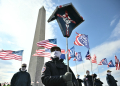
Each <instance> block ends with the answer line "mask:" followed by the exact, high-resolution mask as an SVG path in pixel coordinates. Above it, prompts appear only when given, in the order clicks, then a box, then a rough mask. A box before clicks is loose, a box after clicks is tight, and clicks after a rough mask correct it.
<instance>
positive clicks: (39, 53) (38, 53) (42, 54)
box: [33, 49, 65, 59]
mask: <svg viewBox="0 0 120 86" xmlns="http://www.w3.org/2000/svg"><path fill="white" fill-rule="evenodd" d="M61 54H65V50H64V49H61ZM33 56H38V57H48V58H50V57H51V52H50V49H39V50H36V53H35V54H34V55H33ZM62 59H63V55H62Z"/></svg>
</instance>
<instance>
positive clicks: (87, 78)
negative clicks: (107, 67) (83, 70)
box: [86, 75, 94, 86]
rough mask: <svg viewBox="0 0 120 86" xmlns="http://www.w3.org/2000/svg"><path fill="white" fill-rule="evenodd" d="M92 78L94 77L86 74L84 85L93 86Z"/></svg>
mask: <svg viewBox="0 0 120 86" xmlns="http://www.w3.org/2000/svg"><path fill="white" fill-rule="evenodd" d="M93 80H94V77H92V76H91V75H87V76H86V85H87V86H93Z"/></svg>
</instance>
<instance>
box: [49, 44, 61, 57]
mask: <svg viewBox="0 0 120 86" xmlns="http://www.w3.org/2000/svg"><path fill="white" fill-rule="evenodd" d="M50 51H51V57H52V58H59V59H60V56H61V49H60V48H59V47H57V46H53V47H52V48H51V49H50Z"/></svg>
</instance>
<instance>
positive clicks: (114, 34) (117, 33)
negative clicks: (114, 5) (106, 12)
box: [111, 20, 120, 37]
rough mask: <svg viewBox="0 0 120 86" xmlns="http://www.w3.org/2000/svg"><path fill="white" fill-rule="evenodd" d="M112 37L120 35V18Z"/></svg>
mask: <svg viewBox="0 0 120 86" xmlns="http://www.w3.org/2000/svg"><path fill="white" fill-rule="evenodd" d="M111 37H120V20H119V22H118V24H117V25H116V27H115V29H114V30H113V32H112V34H111Z"/></svg>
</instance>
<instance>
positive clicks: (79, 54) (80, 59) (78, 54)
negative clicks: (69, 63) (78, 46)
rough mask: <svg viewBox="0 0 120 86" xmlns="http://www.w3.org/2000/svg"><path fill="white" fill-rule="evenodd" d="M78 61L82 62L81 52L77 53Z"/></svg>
mask: <svg viewBox="0 0 120 86" xmlns="http://www.w3.org/2000/svg"><path fill="white" fill-rule="evenodd" d="M76 59H77V61H82V56H81V52H78V53H77V56H76Z"/></svg>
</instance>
